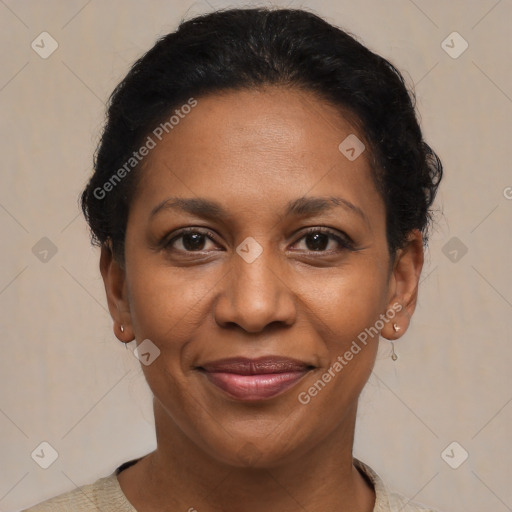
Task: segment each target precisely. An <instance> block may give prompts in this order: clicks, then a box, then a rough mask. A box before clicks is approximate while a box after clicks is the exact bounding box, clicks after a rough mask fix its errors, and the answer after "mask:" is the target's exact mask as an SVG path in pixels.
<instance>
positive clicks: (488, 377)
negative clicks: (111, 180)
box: [0, 0, 512, 512]
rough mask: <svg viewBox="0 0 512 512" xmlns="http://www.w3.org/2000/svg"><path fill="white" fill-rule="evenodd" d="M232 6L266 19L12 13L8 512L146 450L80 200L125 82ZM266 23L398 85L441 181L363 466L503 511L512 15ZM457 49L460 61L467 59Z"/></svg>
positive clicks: (405, 486)
mask: <svg viewBox="0 0 512 512" xmlns="http://www.w3.org/2000/svg"><path fill="white" fill-rule="evenodd" d="M236 5H257V4H256V3H250V4H247V3H245V4H239V3H237V2H231V3H226V2H224V1H220V0H209V1H208V2H207V1H206V0H205V1H201V2H195V3H192V2H187V1H182V2H177V1H168V0H158V1H156V0H153V1H149V2H142V1H140V2H137V1H135V0H130V1H121V0H117V1H105V2H103V1H99V0H92V1H87V0H72V1H71V0H66V1H64V0H53V1H44V2H41V1H36V0H25V1H21V0H20V1H14V0H5V1H3V0H2V1H0V41H1V50H0V51H1V55H2V66H1V68H0V107H1V112H2V128H1V130H2V131H1V137H0V155H1V187H0V226H1V240H2V251H1V260H0V261H1V265H0V323H1V324H0V326H1V331H0V332H1V336H2V344H1V348H2V356H1V358H0V384H1V394H0V433H1V436H0V510H1V511H14V510H20V509H21V508H24V507H27V506H29V505H32V504H34V503H36V502H38V501H41V500H43V499H46V498H49V497H51V496H54V495H56V494H58V493H61V492H64V491H68V490H71V489H72V488H74V487H75V486H79V485H82V484H85V483H90V482H92V481H94V480H95V479H97V478H99V477H101V476H106V475H107V474H110V473H111V472H112V471H113V470H114V469H115V467H116V466H117V465H119V464H121V463H122V462H124V461H126V460H129V459H131V458H134V457H138V456H141V455H143V454H145V453H147V452H149V451H151V450H152V449H153V448H154V443H155V438H154V431H153V420H152V409H151V397H150V394H149V391H148V388H147V386H146V384H145V382H144V379H143V376H142V372H141V370H140V367H139V364H140V363H139V362H138V361H137V360H136V359H135V357H134V356H133V354H132V352H131V351H132V350H133V348H134V347H133V343H132V344H130V345H129V347H128V350H126V349H125V347H124V345H122V344H121V343H120V342H119V341H117V339H116V338H115V337H114V335H113V333H112V322H111V319H110V316H109V314H108V312H107V310H106V301H105V297H104V289H103V284H102V281H101V279H100V274H99V271H98V257H99V251H98V250H97V249H95V248H91V247H90V245H89V238H88V233H87V229H86V225H85V222H84V220H83V218H82V217H81V215H80V213H79V210H78V207H77V197H78V194H79V192H80V190H81V189H82V187H83V186H84V184H85V182H86V180H87V177H88V176H89V173H90V171H91V164H92V154H93V151H94V148H95V145H96V143H97V142H98V137H99V134H100V130H101V127H102V122H103V113H104V102H105V101H106V99H107V97H108V95H109V94H110V92H111V91H112V89H113V87H114V86H115V85H116V84H117V83H118V81H119V80H120V79H121V78H122V77H123V76H124V74H125V73H126V72H127V70H128V67H129V66H130V65H131V63H132V62H133V61H134V60H135V59H136V58H137V57H139V56H140V55H141V54H142V53H143V52H144V51H146V50H148V49H149V48H150V47H151V46H152V45H153V43H154V42H155V40H156V38H157V37H158V36H160V35H163V34H165V33H167V32H169V31H171V30H174V29H175V28H176V26H177V24H178V22H179V20H180V19H181V18H182V17H186V18H189V17H191V16H193V15H195V14H199V13H203V12H207V11H210V10H212V9H213V8H218V7H225V6H236ZM274 5H282V6H285V5H290V6H293V7H301V6H304V7H308V8H310V9H312V10H314V11H315V12H316V13H318V14H320V15H322V16H324V17H325V18H326V19H327V20H328V21H330V22H332V23H335V24H337V25H339V26H341V27H342V28H344V29H346V30H348V31H350V32H352V33H354V34H356V35H357V36H358V37H359V38H360V39H361V40H362V41H363V42H364V43H365V44H366V45H368V46H369V47H370V48H371V49H372V50H374V51H376V52H378V53H380V54H381V55H383V56H384V57H386V58H388V59H390V60H391V61H392V62H393V63H394V64H395V65H396V66H397V67H398V68H399V69H400V70H401V71H402V72H404V74H405V76H406V79H407V81H408V83H409V84H415V87H416V94H417V98H418V110H419V111H420V115H421V123H422V127H423V130H424V133H425V137H426V139H427V140H428V141H429V142H430V144H431V145H432V146H433V147H434V149H435V150H436V151H437V152H438V154H439V155H440V157H441V158H442V160H443V163H444V167H445V173H446V174H445V178H444V182H443V184H442V187H441V191H440V193H439V198H438V201H437V202H436V205H437V208H439V209H441V208H442V209H443V211H444V214H443V215H442V216H438V226H437V229H436V231H435V232H434V233H433V236H432V239H431V244H430V248H429V250H428V253H427V258H426V265H425V269H424V273H423V278H422V284H421V287H420V301H419V305H418V309H417V312H416V314H415V317H414V319H413V323H412V327H411V329H410V330H409V331H408V332H407V333H406V335H405V336H404V337H403V338H402V339H401V340H400V341H399V342H397V343H396V350H397V352H398V354H399V359H398V360H397V361H396V362H393V361H392V360H391V358H390V357H389V356H390V345H389V343H388V342H387V341H386V340H382V341H381V347H380V351H379V357H378V361H377V364H376V367H375V371H374V373H373V375H372V377H371V379H370V381H369V383H368V385H367V387H366V388H365V391H364V393H363V396H362V398H361V406H360V412H359V420H358V426H357V431H356V442H355V447H354V453H355V455H356V456H357V457H359V458H360V459H362V460H363V461H365V462H367V463H368V464H370V465H371V466H372V467H373V468H374V469H375V470H376V471H377V472H378V473H380V474H381V476H382V477H383V478H384V480H385V481H386V482H387V483H388V484H389V485H390V486H391V487H392V488H394V489H396V490H398V491H400V492H402V493H404V494H406V495H407V496H409V497H410V498H413V499H415V500H417V501H421V502H424V503H427V504H429V505H432V506H434V507H438V508H439V509H440V510H442V511H445V512H448V511H451V512H463V511H464V512H481V511H486V512H487V511H490V510H492V511H494V512H505V511H507V510H509V511H510V510H512V486H511V485H510V483H511V482H512V469H511V462H510V461H511V459H512V442H511V435H510V434H511V431H512V403H511V402H512V377H511V375H512V372H511V371H510V365H511V362H512V334H511V328H510V318H511V317H512V315H511V313H512V271H511V270H512V268H511V261H512V260H511V257H510V250H511V248H512V229H511V222H510V220H511V218H512V173H511V164H510V149H511V138H510V135H511V130H510V119H511V118H512V83H511V78H512V64H511V63H512V44H511V43H512V36H511V33H510V20H511V19H512V3H511V2H510V1H508V0H502V1H496V0H485V1H484V0H481V1H466V2H464V1H459V0H458V1H453V0H451V1H450V2H445V1H441V0H429V1H420V0H416V1H415V2H413V1H412V0H388V1H377V0H364V1H359V2H354V1H348V0H319V1H316V2H312V1H311V2H303V3H299V2H293V1H292V2H277V3H275V4H274ZM43 31H47V32H48V33H49V34H51V36H52V37H53V38H54V39H55V40H56V41H57V42H58V45H59V46H58V48H57V50H56V51H55V52H54V53H53V54H52V55H51V56H50V57H48V58H47V59H43V58H41V57H40V55H39V54H38V53H36V51H34V50H33V49H32V48H31V42H32V41H33V40H36V42H37V40H38V39H37V37H38V36H39V34H40V33H41V32H43ZM454 31H456V32H458V33H459V34H460V36H462V38H464V40H465V41H467V43H468V45H469V46H468V48H467V50H466V51H465V52H464V53H462V54H461V55H460V56H458V58H453V57H452V56H450V55H449V54H448V53H447V52H446V51H445V50H444V49H443V47H442V42H443V41H444V40H445V39H446V38H447V37H448V36H450V34H452V32H454ZM453 37H454V36H453V35H452V36H450V38H448V39H447V43H445V44H448V45H450V46H454V49H452V54H453V51H456V50H460V49H461V48H462V46H461V45H462V44H463V41H462V40H461V39H457V37H458V36H455V38H456V39H453ZM452 41H453V42H452ZM44 237H46V238H48V239H49V240H50V241H51V243H52V244H53V245H54V246H55V249H56V250H57V252H56V253H55V254H53V253H52V252H51V250H50V252H48V253H43V252H42V251H43V250H44V249H45V248H46V250H48V248H50V247H52V245H51V244H50V243H49V242H48V240H43V241H42V242H40V240H41V239H42V238H44ZM454 237H456V238H454ZM38 243H39V244H43V245H36V244H38ZM447 244H448V245H447ZM34 246H35V249H34ZM41 247H43V249H41ZM464 247H465V248H466V249H467V252H466V253H464V251H465V250H466V249H464ZM55 249H54V250H55ZM45 258H46V261H44V259H45ZM43 441H46V442H48V443H50V444H51V446H52V447H53V448H54V449H55V450H56V451H57V452H58V458H57V460H56V461H55V462H54V463H53V464H52V465H51V466H50V467H49V468H48V469H43V468H41V467H40V466H39V465H38V464H36V462H35V461H34V460H33V458H32V457H31V453H33V452H34V450H36V448H38V447H39V445H40V443H41V442H43ZM454 441H456V442H457V443H458V445H456V446H455V448H453V447H451V448H450V449H449V450H448V451H447V452H444V450H445V448H447V447H448V446H449V445H450V444H451V443H452V442H454ZM452 448H453V451H452ZM463 450H465V451H467V452H468V454H469V456H468V458H467V460H465V461H464V462H463V463H462V464H461V465H460V466H459V467H458V468H457V469H453V468H452V467H450V466H449V465H448V463H447V462H445V459H446V460H449V461H450V462H451V463H452V465H456V463H460V461H461V460H462V458H463V457H462V456H463V454H464V451H463ZM443 452H444V453H445V456H444V459H443V457H442V453H443ZM47 453H48V452H47ZM446 453H447V454H448V455H449V457H448V458H447V456H446Z"/></svg>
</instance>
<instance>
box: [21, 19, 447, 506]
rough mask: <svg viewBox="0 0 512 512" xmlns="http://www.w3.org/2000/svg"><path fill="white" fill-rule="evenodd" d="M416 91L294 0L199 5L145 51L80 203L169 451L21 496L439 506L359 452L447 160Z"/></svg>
mask: <svg viewBox="0 0 512 512" xmlns="http://www.w3.org/2000/svg"><path fill="white" fill-rule="evenodd" d="M411 97H412V95H410V94H409V92H408V91H407V89H406V87H405V85H404V82H403V79H402V77H401V75H400V73H399V72H398V71H397V70H396V69H395V68H394V67H393V66H392V65H391V64H390V63H389V62H387V61H386V60H384V59H383V58H381V57H379V56H377V55H375V54H374V53H372V52H370V51H369V50H368V49H367V48H365V47H364V46H362V45H361V44H360V43H358V42H357V41H356V40H355V39H353V38H352V37H351V36H349V35H348V34H346V33H345V32H343V31H342V30H340V29H338V28H336V27H334V26H331V25H329V24H328V23H326V22H325V21H323V20H322V19H320V18H319V17H317V16H315V15H313V14H310V13H307V12H305V11H302V10H288V9H276V10H273V9H233V10H226V11H218V12H214V13H211V14H207V15H205V16H201V17H198V18H195V19H192V20H189V21H187V22H184V23H182V24H181V25H180V27H179V28H178V30H177V31H176V32H174V33H171V34H168V35H167V36H165V37H163V38H162V39H160V40H159V41H158V42H157V43H156V45H155V46H154V47H153V48H152V49H151V50H150V51H149V52H147V53H146V54H145V55H144V56H143V57H142V58H141V59H139V60H138V61H137V62H136V63H135V64H134V66H133V67H132V69H131V70H130V72H129V73H128V75H127V76H126V77H125V79H124V80H123V81H122V82H121V83H120V84H119V85H118V87H117V88H116V89H115V91H114V93H113V95H112V97H111V101H110V106H109V110H108V119H107V123H106V126H105V129H104V133H103V137H102V140H101V142H100V145H99V148H98V151H97V154H96V158H95V171H94V175H93V176H92V178H91V180H90V182H89V183H88V185H87V187H86V189H85V190H84V192H83V194H82V207H83V211H84V214H85V216H86V218H87V220H88V222H89V225H90V227H91V232H92V237H93V242H94V243H96V244H97V245H99V246H100V247H101V257H100V269H101V274H102V277H103V280H104V284H105V290H106V295H107V300H108V306H109V310H110V313H111V315H112V318H113V321H114V331H115V334H116V336H117V337H118V339H119V340H121V341H122V342H124V343H129V342H131V341H132V340H134V339H135V340H136V343H137V349H136V354H137V356H138V358H139V359H140V361H141V363H142V369H143V371H144V374H145V377H146V379H147V382H148V384H149V386H150V388H151V390H152V393H153V395H154V415H155V425H156V436H157V448H156V450H155V451H153V452H151V453H149V454H147V455H146V456H144V457H141V458H140V459H136V460H132V461H128V462H126V463H125V464H123V465H122V466H120V467H119V468H117V469H116V470H115V471H114V472H113V473H112V474H111V475H109V476H107V477H105V478H102V479H100V480H98V481H97V482H95V483H93V484H90V485H86V486H83V487H81V488H80V489H77V490H74V491H71V492H69V493H67V494H64V495H61V496H59V497H56V498H53V499H51V500H48V501H46V502H44V503H42V504H40V505H38V506H35V507H33V508H31V509H29V510H31V511H43V510H101V511H103V512H107V511H114V510H115V511H134V510H136V511H139V512H152V511H157V510H158V511H162V510H168V511H175V510H176V511H178V510H188V511H190V512H191V511H194V510H197V511H199V512H208V511H214V510H215V511H217V510H236V511H244V512H252V511H261V510H265V511H268V512H271V511H277V510H279V511H280V512H283V511H290V512H291V511H297V510H307V511H320V510H322V511H325V510H332V511H335V510H340V511H341V510H343V511H351V512H370V511H398V510H400V511H404V512H405V511H408V512H411V511H418V510H432V509H430V508H427V507H425V506H422V505H419V504H417V503H412V502H409V500H408V499H407V498H405V497H403V496H401V495H399V494H397V493H393V492H391V491H389V490H388V489H387V487H386V486H385V484H384V483H383V481H382V480H381V479H380V477H379V476H378V475H377V474H376V473H375V472H374V471H373V470H372V469H371V468H370V467H369V466H368V465H366V464H364V463H363V462H361V461H359V460H357V459H355V458H353V456H352V446H353V440H354V430H355V420H356V411H357V404H358V397H359V395H360V392H361V390H362V388H363V387H364V385H365V383H366V382H367V380H368V378H369V376H370V373H371V371H372V368H373V365H374V362H375V358H376V353H377V347H378V341H379V336H383V337H384V338H387V339H388V340H391V341H393V340H396V339H398V338H399V337H400V336H402V335H403V334H404V333H405V332H406V331H407V328H408V325H409V322H410V319H411V316H412V314H413V312H414V309H415V305H416V299H417V291H418V281H419V277H420V273H421V269H422V265H423V250H424V245H426V242H427V237H428V228H429V223H430V217H431V213H430V212H431V211H430V207H431V204H432V202H433V200H434V197H435V195H436V191H437V187H438V184H439V181H440V179H441V176H442V166H441V162H440V161H439V159H438V157H437V156H436V154H435V153H434V152H433V151H432V150H431V149H430V147H429V146H428V145H427V144H426V143H425V142H424V141H423V138H422V134H421V130H420V128H419V125H418V122H417V119H416V116H415V111H414V105H413V102H412V100H411ZM59 507H61V508H59Z"/></svg>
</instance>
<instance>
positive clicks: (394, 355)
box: [390, 323, 401, 361]
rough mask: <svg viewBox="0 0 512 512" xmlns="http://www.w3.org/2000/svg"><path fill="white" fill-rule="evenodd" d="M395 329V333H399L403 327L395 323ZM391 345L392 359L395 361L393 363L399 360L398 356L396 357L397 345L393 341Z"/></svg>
mask: <svg viewBox="0 0 512 512" xmlns="http://www.w3.org/2000/svg"><path fill="white" fill-rule="evenodd" d="M393 329H394V331H395V332H398V331H399V330H400V329H401V327H400V326H399V325H398V324H396V323H394V324H393ZM390 343H391V359H393V361H396V360H397V359H398V356H397V355H396V352H395V343H394V342H393V341H390Z"/></svg>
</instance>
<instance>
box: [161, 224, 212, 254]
mask: <svg viewBox="0 0 512 512" xmlns="http://www.w3.org/2000/svg"><path fill="white" fill-rule="evenodd" d="M208 242H212V243H213V242H214V240H213V239H212V236H211V235H210V234H209V232H202V231H199V230H197V229H193V228H192V229H187V230H184V231H181V232H180V233H178V234H177V235H176V236H174V237H173V238H171V239H170V240H169V241H168V242H166V243H165V244H164V246H165V249H166V250H176V251H181V252H199V251H205V250H209V248H208V247H207V244H208Z"/></svg>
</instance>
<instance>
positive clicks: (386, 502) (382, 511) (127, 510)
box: [22, 459, 436, 512]
mask: <svg viewBox="0 0 512 512" xmlns="http://www.w3.org/2000/svg"><path fill="white" fill-rule="evenodd" d="M138 460H139V459H134V460H131V461H128V462H125V463H124V464H122V465H121V466H119V467H118V468H117V469H116V470H115V471H114V472H113V473H112V474H111V475H109V476H107V477H104V478H100V479H99V480H96V482H94V483H92V484H88V485H84V486H82V487H79V488H77V489H74V490H72V491H70V492H67V493H64V494H60V495H59V496H56V497H55V498H51V499H49V500H47V501H44V502H42V503H39V504H38V505H35V506H34V507H31V508H29V509H26V510H23V511H22V512H50V511H51V512H68V511H73V512H98V511H101V512H137V511H136V509H135V508H134V507H133V505H132V504H131V503H130V502H129V501H128V499H127V498H126V496H125V495H124V493H123V491H122V490H121V487H120V485H119V481H118V480H117V475H118V474H119V473H120V472H121V471H122V470H123V469H126V468H127V467H129V466H131V465H132V464H135V462H137V461H138ZM354 465H355V466H356V468H358V469H359V470H360V471H361V472H362V473H363V474H364V475H366V476H367V477H368V479H369V480H370V481H371V482H372V484H373V487H374V489H375V507H374V508H373V512H436V510H434V509H433V508H429V507H427V506H425V505H421V504H420V503H416V502H412V501H409V499H407V498H406V497H405V496H402V495H401V494H398V493H396V492H391V491H389V490H388V488H387V487H386V486H385V485H384V482H383V481H382V479H381V478H380V477H379V475H377V473H375V471H373V469H372V468H370V467H369V466H367V465H366V464H365V463H364V462H361V461H360V460H357V459H354Z"/></svg>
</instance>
